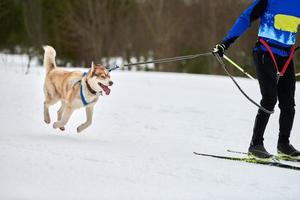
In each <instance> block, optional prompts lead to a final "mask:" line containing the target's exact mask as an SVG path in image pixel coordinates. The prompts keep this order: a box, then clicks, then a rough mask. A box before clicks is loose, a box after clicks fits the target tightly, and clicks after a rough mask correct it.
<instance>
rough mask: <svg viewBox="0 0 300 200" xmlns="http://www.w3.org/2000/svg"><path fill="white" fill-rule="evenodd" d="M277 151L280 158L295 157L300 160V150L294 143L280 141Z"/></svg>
mask: <svg viewBox="0 0 300 200" xmlns="http://www.w3.org/2000/svg"><path fill="white" fill-rule="evenodd" d="M277 153H278V157H279V158H283V159H294V160H299V161H300V151H298V150H297V149H295V148H294V147H293V145H291V144H289V143H278V145H277Z"/></svg>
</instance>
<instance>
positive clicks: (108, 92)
mask: <svg viewBox="0 0 300 200" xmlns="http://www.w3.org/2000/svg"><path fill="white" fill-rule="evenodd" d="M102 88H103V90H104V92H105V94H106V95H109V94H110V89H109V88H108V87H107V86H104V87H102Z"/></svg>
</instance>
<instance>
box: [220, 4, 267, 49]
mask: <svg viewBox="0 0 300 200" xmlns="http://www.w3.org/2000/svg"><path fill="white" fill-rule="evenodd" d="M267 5H268V0H255V1H254V2H253V3H252V5H251V6H250V7H249V8H247V9H246V10H245V11H244V12H243V13H242V14H241V15H240V16H239V18H238V19H237V20H236V22H235V24H234V25H233V27H232V28H231V30H230V31H229V32H228V34H227V36H226V37H225V38H224V39H223V42H222V43H223V44H225V46H226V48H228V47H229V46H230V45H231V44H232V43H233V42H234V41H235V40H236V39H237V38H238V37H240V36H241V35H242V34H243V33H244V32H245V31H246V30H247V29H248V28H249V27H250V26H251V23H252V22H253V21H255V20H257V19H258V18H260V16H261V15H262V14H263V13H264V12H265V10H266V8H267Z"/></svg>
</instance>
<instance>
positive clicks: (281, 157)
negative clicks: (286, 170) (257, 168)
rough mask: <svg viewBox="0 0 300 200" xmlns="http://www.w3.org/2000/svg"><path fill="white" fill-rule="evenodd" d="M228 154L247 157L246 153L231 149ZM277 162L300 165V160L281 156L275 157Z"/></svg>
mask: <svg viewBox="0 0 300 200" xmlns="http://www.w3.org/2000/svg"><path fill="white" fill-rule="evenodd" d="M227 151H228V152H230V153H235V154H241V155H247V153H246V152H242V151H233V150H230V149H227ZM275 158H276V160H279V161H280V160H283V161H288V162H296V163H297V162H298V163H300V160H298V159H294V158H290V157H286V156H279V155H275Z"/></svg>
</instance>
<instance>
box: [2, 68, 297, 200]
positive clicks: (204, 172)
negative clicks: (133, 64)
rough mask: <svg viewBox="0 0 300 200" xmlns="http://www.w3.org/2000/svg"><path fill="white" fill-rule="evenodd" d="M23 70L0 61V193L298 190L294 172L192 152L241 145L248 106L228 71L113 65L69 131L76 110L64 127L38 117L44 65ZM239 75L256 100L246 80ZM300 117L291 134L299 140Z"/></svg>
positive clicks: (272, 146) (120, 195) (172, 194)
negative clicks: (91, 106) (103, 91)
mask: <svg viewBox="0 0 300 200" xmlns="http://www.w3.org/2000/svg"><path fill="white" fill-rule="evenodd" d="M24 71H25V70H21V69H20V68H14V67H10V66H5V65H2V66H1V68H0V77H1V78H0V91H1V98H0V123H1V126H0V199H1V200H2V199H3V200H10V199H22V200H23V199H24V200H27V199H28V200H29V199H43V200H44V199H46V200H48V199H49V200H50V199H51V200H52V199H63V200H66V199H70V200H73V199H97V200H98V199H122V200H127V199H128V200H135V199H136V200H141V199H143V200H144V199H149V200H154V199H163V200H199V199H204V200H206V199H207V200H211V199H228V200H229V199H230V200H232V199H249V200H250V199H251V200H252V199H272V200H274V199H285V200H287V199H295V200H296V199H299V196H300V189H299V188H300V172H298V171H293V170H286V169H279V168H274V167H268V166H258V165H253V164H245V163H239V162H234V161H224V160H217V159H213V158H205V157H197V156H195V155H193V153H192V152H193V151H199V152H204V153H214V154H222V155H227V154H228V153H226V149H228V148H231V149H234V150H243V151H246V150H247V148H248V144H249V142H250V138H251V130H252V126H253V120H254V117H255V114H256V108H255V107H254V106H252V105H251V104H250V103H248V101H246V100H245V99H244V98H243V97H242V96H241V94H240V93H239V92H238V90H237V89H236V88H235V87H234V86H233V84H232V83H231V81H230V80H229V79H228V78H227V77H218V76H204V75H187V74H169V73H144V72H132V73H129V72H113V73H112V78H113V80H114V83H115V84H114V86H113V88H112V93H111V95H110V96H105V97H103V99H101V101H100V102H99V104H98V105H97V106H96V109H95V113H94V121H93V124H92V126H91V127H90V128H88V129H87V130H86V131H84V132H83V133H82V134H77V133H76V127H77V126H78V125H79V124H80V123H82V122H83V121H84V120H85V114H84V110H79V111H77V112H76V113H75V114H74V115H73V116H72V118H71V120H70V122H69V124H68V125H67V127H66V128H67V129H66V131H65V132H60V131H58V130H54V129H52V127H51V126H50V125H46V124H45V123H44V122H43V116H42V112H43V111H42V110H43V92H42V87H43V78H44V69H43V68H35V69H32V71H31V73H30V74H29V75H24V74H23V72H24ZM238 80H239V82H240V83H241V85H242V87H243V88H244V89H245V90H246V91H247V92H248V93H249V95H250V96H252V97H253V98H255V99H256V100H259V91H258V84H257V83H256V82H255V81H251V80H248V79H243V78H240V79H238ZM299 86H300V85H299V84H298V89H297V100H296V101H297V103H298V104H299V102H300V95H299V92H300V91H299ZM57 108H58V105H57V106H55V107H53V108H52V110H51V116H52V121H53V120H55V119H56V116H55V114H56V109H57ZM297 111H298V113H299V108H297ZM277 113H278V110H277ZM299 118H300V114H299V115H297V117H296V119H295V126H294V131H293V137H292V141H293V144H295V146H297V147H298V148H300V135H299V134H300V124H299ZM277 121H278V114H274V116H272V118H271V121H270V123H269V126H268V128H267V133H266V141H265V144H266V147H267V149H268V150H269V151H271V152H272V153H275V152H276V141H277V132H278V131H277V129H278V124H277Z"/></svg>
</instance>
